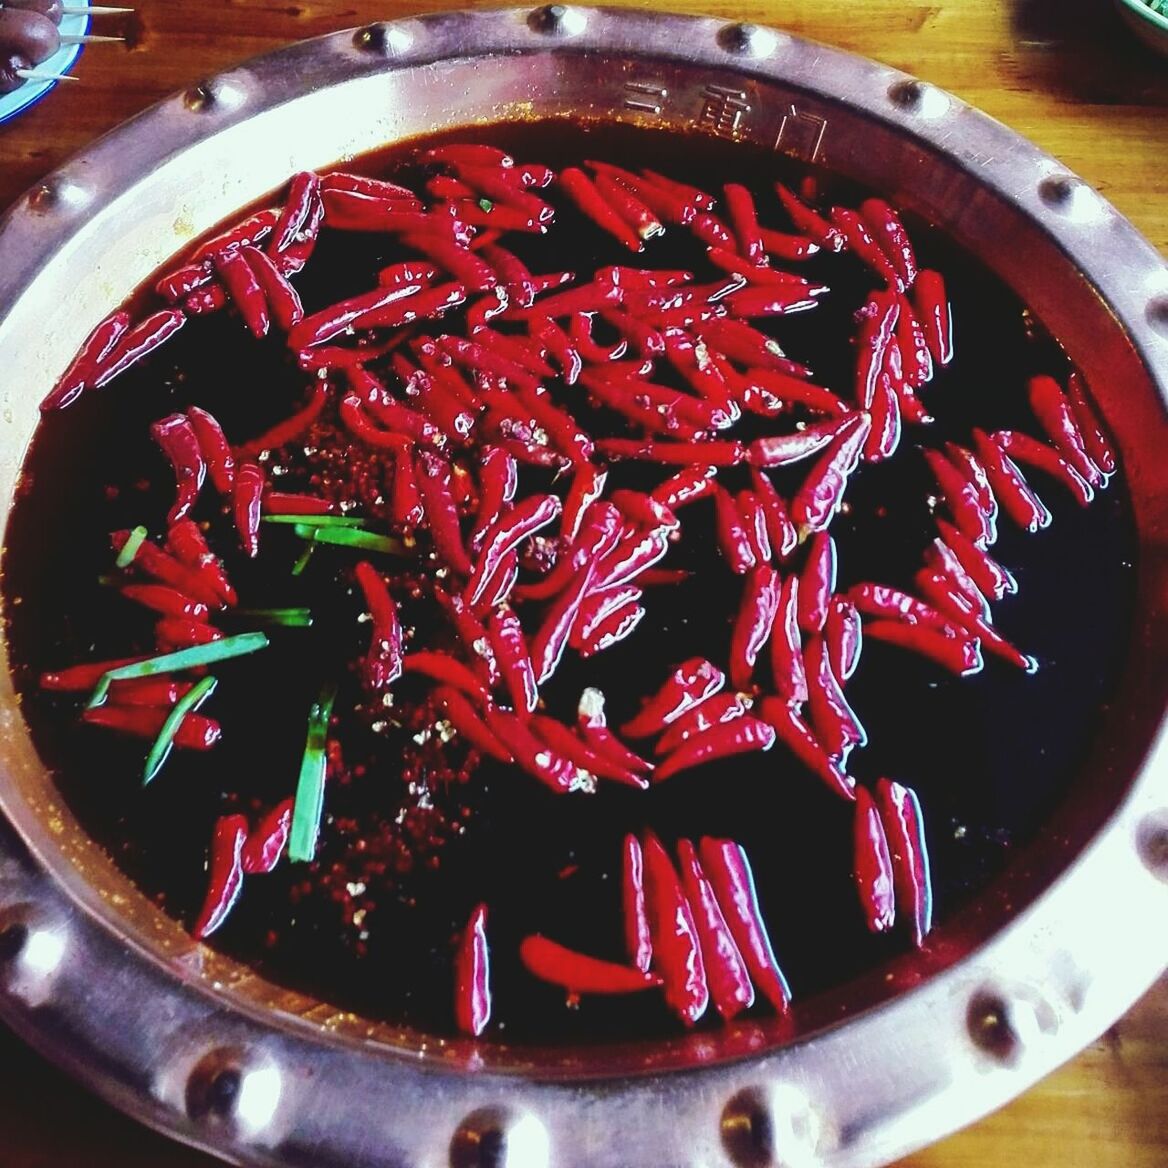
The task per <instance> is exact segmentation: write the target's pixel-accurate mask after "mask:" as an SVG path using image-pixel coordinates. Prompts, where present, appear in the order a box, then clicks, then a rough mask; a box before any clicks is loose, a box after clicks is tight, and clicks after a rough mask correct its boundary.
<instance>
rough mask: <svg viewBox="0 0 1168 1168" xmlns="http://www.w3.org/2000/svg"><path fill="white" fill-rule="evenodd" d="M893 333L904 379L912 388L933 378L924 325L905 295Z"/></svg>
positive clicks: (931, 357)
mask: <svg viewBox="0 0 1168 1168" xmlns="http://www.w3.org/2000/svg"><path fill="white" fill-rule="evenodd" d="M914 278H915V271H914ZM909 283H912V281H911V280H910V281H909ZM894 335H895V337H896V343H897V345H898V347H899V348H900V357H901V364H902V366H903V373H904V379H905V381H906V383H907V384H908V385H911V386H912V387H913V388H914V389H920V388H921V386H923V385H924V384H926V382H929V381H932V380H933V355H932V353H930V352H929V343H928V341H926V340H925V329H924V326H923V325H922V324H921V322H920V321H919V320H918V319H917V314H916V312H915V311H914V310H913V306H912V302H911V301H910V300H909V298H908V297H907V296H901V298H900V312H899V313H898V314H897V318H896V332H895V334H894Z"/></svg>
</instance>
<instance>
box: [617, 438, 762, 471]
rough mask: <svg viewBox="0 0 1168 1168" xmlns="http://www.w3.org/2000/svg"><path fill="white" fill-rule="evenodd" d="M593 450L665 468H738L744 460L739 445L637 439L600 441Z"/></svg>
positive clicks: (743, 453)
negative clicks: (656, 463) (698, 466)
mask: <svg viewBox="0 0 1168 1168" xmlns="http://www.w3.org/2000/svg"><path fill="white" fill-rule="evenodd" d="M596 449H597V451H598V452H599V453H600V454H604V455H607V456H608V457H609V458H613V459H618V460H619V459H626V458H629V459H641V460H645V461H648V462H658V463H662V464H664V465H666V466H670V465H672V466H694V465H708V466H737V465H738V464H739V463H740V462H743V461H745V459H746V447H745V446H743V445H742V443H741V442H719V441H710V442H660V441H656V440H647V439H640V438H601V439H598V440H597V443H596Z"/></svg>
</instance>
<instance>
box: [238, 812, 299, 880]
mask: <svg viewBox="0 0 1168 1168" xmlns="http://www.w3.org/2000/svg"><path fill="white" fill-rule="evenodd" d="M294 803H295V800H294V799H285V800H284V801H283V802H282V803H277V804H276V806H275V807H273V808H272V809H271V811H269V812H268V813H267V815H265V816H264V817H263V819H261V820H260V821H259V823H258V824H257V825H256V828H255V831H253V832H251V833H250V834H249V835H248V837H247V840H246V841H245V842H244V845H243V851H242V852H241V853H240V862H241V864H242V866H243V871H244V875H246V876H262V875H266V874H267V873H268V872H271V871H273V870H274V869H275V867H276V865H277V864H278V863H279V862H280V857H281V856H282V855H283V854H284V849H285V847H287V845H288V836H289V834H290V833H291V831H292V807H293V804H294Z"/></svg>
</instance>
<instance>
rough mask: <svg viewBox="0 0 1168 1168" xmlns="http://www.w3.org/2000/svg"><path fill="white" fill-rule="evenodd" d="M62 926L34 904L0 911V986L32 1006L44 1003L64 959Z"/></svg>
mask: <svg viewBox="0 0 1168 1168" xmlns="http://www.w3.org/2000/svg"><path fill="white" fill-rule="evenodd" d="M65 950H66V933H65V929H64V927H63V925H62V924H61V923H60V922H59V921H56V920H53V919H51V918H49V917H47V916H46V914H45V913H44V911H43V910H42V909H40V908H38V906H37V905H35V904H29V903H20V904H14V905H11V906H10V907H8V908H6V909H3V910H0V987H2V988H3V989H4V990H6V991H7V992H8V993H10V994H12V995H13V996H14V997H17V998H20V999H21V1000H23V1001H24V1002H26V1003H28V1005H30V1006H33V1007H36V1006H40V1005H43V1004H44V1003H45V1002H46V1001H48V999H49V997H50V995H51V993H52V988H53V982H54V980H55V976H56V973H57V971H58V969H60V967H61V962H62V960H63V959H64V957H65Z"/></svg>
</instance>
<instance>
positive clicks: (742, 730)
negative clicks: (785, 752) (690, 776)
mask: <svg viewBox="0 0 1168 1168" xmlns="http://www.w3.org/2000/svg"><path fill="white" fill-rule="evenodd" d="M774 744H775V730H774V727H772V726H771V725H770V724H769V723H767V722H764V721H762V720H761V719H760V718H755V717H752V716H751V715H749V714H747V715H745V716H743V717H741V718H735V719H734V720H733V721H730V722H726V723H720V724H718V725H716V726H711V727H710V728H709V729H708V730H703V731H702V732H701V733H700V734H695V735H694V736H693V737H692V738H690V739H688V740H687V741H686V742H684V743H682V744H681V745H680V746H679V747H678V748H677V749H676V750H674V751H673V752H672V753H671V754H669V755H667V756H666V758H665V759H664V760H663V761H662V762H660V763H659V764H658V766H657V769H656V771H654V772H653V782H655V783H660V782H664V781H665V780H666V779H668V778H671V777H672V776H673V775H675V774H677V773H678V772H679V771H683V770H690V769H691V768H693V767H696V766H701V765H703V764H704V763H708V762H714V761H716V760H717V759H720V758H729V757H730V756H731V755H735V754H744V753H746V752H748V751H755V750H770V748H771V747H772V746H774Z"/></svg>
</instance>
